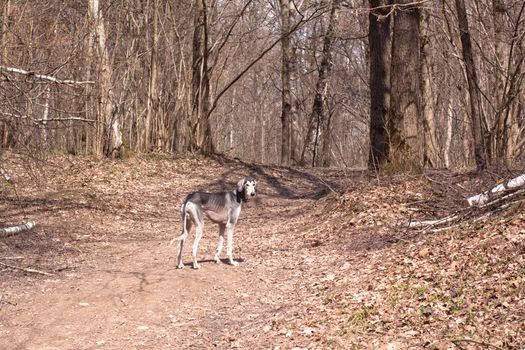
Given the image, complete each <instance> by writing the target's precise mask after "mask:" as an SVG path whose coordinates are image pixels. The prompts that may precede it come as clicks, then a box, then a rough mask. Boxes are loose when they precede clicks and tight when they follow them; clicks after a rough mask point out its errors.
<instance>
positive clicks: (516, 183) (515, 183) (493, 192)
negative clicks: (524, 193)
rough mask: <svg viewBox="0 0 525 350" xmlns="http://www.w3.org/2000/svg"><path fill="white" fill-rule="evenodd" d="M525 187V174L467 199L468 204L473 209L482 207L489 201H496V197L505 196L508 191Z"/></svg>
mask: <svg viewBox="0 0 525 350" xmlns="http://www.w3.org/2000/svg"><path fill="white" fill-rule="evenodd" d="M524 185H525V174H523V175H520V176H518V177H515V178H513V179H510V180H508V181H507V182H505V183H502V184H499V185H497V186H495V187H493V188H491V189H490V190H488V191H485V192H483V193H480V194H477V195H474V196H471V197H469V198H467V202H468V204H469V206H471V207H473V206H482V205H484V204H486V203H488V202H489V201H491V200H492V199H494V197H497V196H499V195H501V194H503V192H505V191H506V190H510V189H515V188H518V187H521V186H524Z"/></svg>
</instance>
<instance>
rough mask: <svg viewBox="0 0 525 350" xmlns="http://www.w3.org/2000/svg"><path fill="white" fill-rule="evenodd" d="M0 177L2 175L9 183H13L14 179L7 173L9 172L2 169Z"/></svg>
mask: <svg viewBox="0 0 525 350" xmlns="http://www.w3.org/2000/svg"><path fill="white" fill-rule="evenodd" d="M0 175H2V177H3V178H4V179H5V181H7V182H11V181H13V178H12V177H11V176H10V175H9V174H8V173H7V171H5V170H4V168H0Z"/></svg>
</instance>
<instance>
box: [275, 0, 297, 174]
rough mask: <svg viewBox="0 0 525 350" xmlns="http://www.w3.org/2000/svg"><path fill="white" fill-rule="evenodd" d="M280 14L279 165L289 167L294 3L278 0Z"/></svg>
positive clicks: (293, 110) (293, 115) (293, 113)
mask: <svg viewBox="0 0 525 350" xmlns="http://www.w3.org/2000/svg"><path fill="white" fill-rule="evenodd" d="M279 3H280V7H281V12H280V18H281V50H282V65H281V83H282V88H281V89H282V90H281V98H282V106H281V129H282V134H281V164H282V165H290V164H291V163H292V160H294V161H297V159H294V158H295V157H294V154H293V153H294V150H295V145H294V142H293V140H294V135H293V132H294V130H293V122H294V119H295V118H296V113H297V111H296V108H295V106H296V102H295V99H296V96H294V94H293V88H294V86H293V85H294V84H295V80H296V79H297V67H296V65H297V56H296V48H295V47H294V45H293V40H292V37H293V31H292V30H291V28H292V26H293V18H294V15H293V13H294V11H295V3H294V2H293V1H289V0H279Z"/></svg>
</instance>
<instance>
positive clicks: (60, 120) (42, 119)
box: [0, 111, 97, 125]
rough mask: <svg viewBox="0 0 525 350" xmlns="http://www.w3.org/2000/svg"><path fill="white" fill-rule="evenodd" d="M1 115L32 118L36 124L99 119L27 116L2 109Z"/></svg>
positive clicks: (90, 121) (91, 121)
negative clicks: (37, 117)
mask: <svg viewBox="0 0 525 350" xmlns="http://www.w3.org/2000/svg"><path fill="white" fill-rule="evenodd" d="M0 115H4V116H6V117H9V118H17V119H29V120H31V121H32V122H33V123H34V124H39V125H41V124H46V123H49V122H67V121H80V122H85V123H96V122H97V121H96V120H93V119H86V118H80V117H64V118H47V119H45V118H41V119H36V118H33V117H30V116H27V115H19V114H14V113H9V112H2V111H0Z"/></svg>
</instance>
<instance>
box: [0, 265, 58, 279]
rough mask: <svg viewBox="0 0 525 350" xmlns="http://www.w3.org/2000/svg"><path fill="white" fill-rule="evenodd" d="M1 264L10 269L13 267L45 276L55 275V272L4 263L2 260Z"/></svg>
mask: <svg viewBox="0 0 525 350" xmlns="http://www.w3.org/2000/svg"><path fill="white" fill-rule="evenodd" d="M0 265H2V266H4V267H7V268H9V269H13V270H21V271H25V272H30V273H36V274H39V275H44V276H54V274H52V273H49V272H45V271H40V270H35V269H31V268H27V267H20V266H13V265H9V264H4V263H3V262H0Z"/></svg>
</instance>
